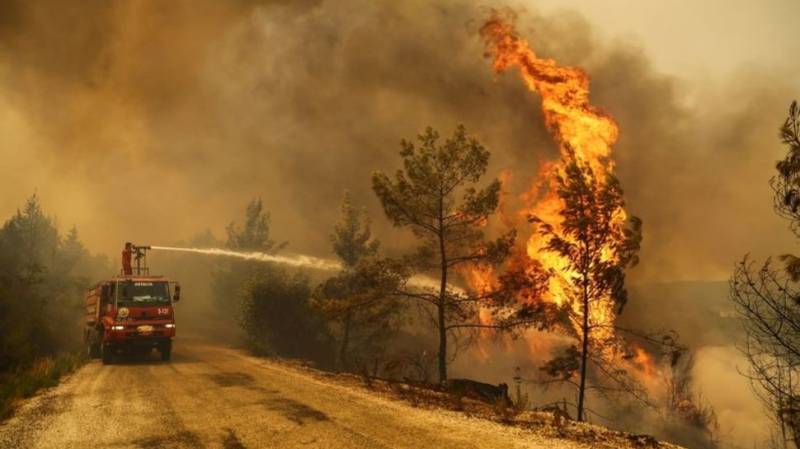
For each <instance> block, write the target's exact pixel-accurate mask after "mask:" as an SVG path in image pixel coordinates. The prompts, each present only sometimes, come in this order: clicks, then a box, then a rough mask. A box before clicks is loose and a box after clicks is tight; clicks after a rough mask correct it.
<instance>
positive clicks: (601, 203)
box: [531, 159, 641, 421]
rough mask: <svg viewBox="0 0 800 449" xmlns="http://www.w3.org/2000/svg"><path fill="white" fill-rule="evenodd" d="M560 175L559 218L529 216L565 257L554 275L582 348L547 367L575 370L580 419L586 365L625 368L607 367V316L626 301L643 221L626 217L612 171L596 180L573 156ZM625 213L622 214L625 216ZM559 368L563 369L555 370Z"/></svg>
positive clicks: (605, 370)
mask: <svg viewBox="0 0 800 449" xmlns="http://www.w3.org/2000/svg"><path fill="white" fill-rule="evenodd" d="M563 164H564V166H565V167H564V171H563V173H558V174H557V175H556V183H555V185H556V192H557V195H558V197H559V198H560V199H561V201H562V202H563V207H562V208H561V209H560V211H559V216H560V221H559V222H557V223H552V222H549V221H548V219H547V218H543V217H538V216H535V215H534V216H531V221H532V222H534V223H536V224H537V226H538V231H539V235H540V236H541V237H542V238H543V239H544V240H545V242H546V243H545V245H544V247H543V248H542V249H541V251H543V252H546V253H551V254H554V255H556V256H557V257H559V258H561V260H562V261H564V262H565V268H566V269H565V270H563V271H561V272H560V273H556V278H555V279H554V280H553V281H554V282H557V283H558V284H559V287H558V288H559V291H560V294H561V295H562V297H563V298H564V299H565V300H566V301H567V302H568V303H569V304H570V305H571V308H570V317H569V319H570V322H571V324H572V326H571V327H568V328H567V329H569V330H570V331H575V332H574V335H575V337H576V338H577V339H578V340H579V343H580V349H576V348H575V347H571V348H570V349H569V350H568V351H567V352H566V353H565V354H564V355H563V356H561V357H559V358H558V359H555V360H554V361H553V362H551V363H550V364H549V365H548V366H546V367H545V368H546V369H547V370H550V371H553V372H556V371H557V372H559V374H560V375H562V376H564V375H567V374H569V376H568V377H571V372H572V371H575V370H577V371H578V372H579V376H578V377H579V381H578V404H577V409H578V420H579V421H582V420H583V419H584V400H585V392H586V378H587V369H588V366H589V363H590V361H592V362H594V364H596V365H597V366H598V368H599V370H600V371H601V372H603V373H604V374H607V375H608V376H609V377H612V378H613V379H614V380H616V381H619V380H620V379H619V378H618V376H620V374H621V373H612V370H611V369H609V368H608V367H606V366H605V358H606V357H605V355H606V353H607V352H608V346H606V345H607V344H608V340H609V339H610V338H611V336H612V335H611V334H610V333H609V329H608V326H609V315H613V314H614V313H615V312H616V313H619V312H621V311H622V307H623V306H624V305H625V302H626V301H627V292H626V290H625V268H627V267H629V266H632V265H635V264H636V262H637V260H638V259H637V256H636V254H637V252H638V250H639V242H640V241H641V221H640V220H639V219H638V218H636V217H632V218H631V219H629V220H626V219H625V217H624V212H623V211H624V205H625V203H624V200H623V198H622V189H621V187H620V185H619V182H618V181H617V179H616V178H614V177H613V176H606V177H605V179H598V178H597V177H596V176H595V175H594V172H593V171H592V169H591V168H590V167H588V166H587V165H584V164H581V163H580V162H578V161H577V160H575V159H572V160H565V161H563ZM621 214H622V215H621ZM556 367H558V368H559V369H556Z"/></svg>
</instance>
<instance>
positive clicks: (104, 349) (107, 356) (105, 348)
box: [101, 345, 114, 365]
mask: <svg viewBox="0 0 800 449" xmlns="http://www.w3.org/2000/svg"><path fill="white" fill-rule="evenodd" d="M101 357H102V359H103V365H110V364H112V363H114V351H113V350H112V349H111V347H110V346H109V345H102V346H101Z"/></svg>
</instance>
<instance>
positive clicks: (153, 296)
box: [117, 281, 169, 306]
mask: <svg viewBox="0 0 800 449" xmlns="http://www.w3.org/2000/svg"><path fill="white" fill-rule="evenodd" d="M117 303H118V304H119V305H121V306H145V305H156V304H168V303H169V287H168V285H167V283H166V282H139V281H125V282H120V283H119V295H118V296H117Z"/></svg>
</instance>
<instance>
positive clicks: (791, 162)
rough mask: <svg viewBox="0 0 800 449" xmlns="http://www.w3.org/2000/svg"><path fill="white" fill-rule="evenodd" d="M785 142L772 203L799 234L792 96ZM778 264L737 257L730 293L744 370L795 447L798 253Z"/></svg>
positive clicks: (798, 426)
mask: <svg viewBox="0 0 800 449" xmlns="http://www.w3.org/2000/svg"><path fill="white" fill-rule="evenodd" d="M781 140H782V141H783V143H784V144H785V145H787V146H788V147H789V151H788V154H787V155H786V157H785V158H784V159H783V160H781V161H779V162H778V163H777V165H776V168H777V171H778V175H777V176H776V177H774V178H772V179H771V181H770V184H771V186H772V188H773V191H774V207H775V211H776V212H777V213H778V215H780V216H782V217H785V218H787V219H788V220H789V222H790V228H791V230H792V232H794V234H795V235H796V236H798V237H800V109H798V107H797V103H796V102H793V103H792V105H791V107H790V108H789V117H788V118H787V119H786V121H785V123H784V125H783V126H782V127H781ZM781 260H782V262H784V266H783V267H776V266H774V265H773V264H772V263H771V260H770V259H767V261H766V262H765V263H764V264H763V265H761V266H760V267H759V266H756V265H755V264H754V262H752V261H751V260H750V259H749V258H748V257H745V258H744V259H743V260H742V261H741V262H739V263H738V264H737V265H736V267H735V269H734V273H733V276H732V278H731V282H730V295H731V299H732V300H733V302H734V304H735V305H736V309H737V311H738V313H739V315H740V317H741V319H742V324H743V327H744V331H745V341H744V343H743V344H742V346H741V351H742V353H743V354H744V356H745V357H746V358H747V360H748V362H749V365H750V367H749V370H748V373H747V374H748V376H749V378H750V379H751V381H752V382H753V384H754V386H755V387H756V388H755V392H756V394H757V395H758V396H759V398H760V399H761V401H762V403H763V404H764V405H765V407H766V408H767V410H768V411H769V413H770V416H771V417H772V419H773V420H774V421H775V422H776V424H777V425H778V427H779V429H780V432H781V438H782V440H783V442H782V444H783V446H785V445H786V442H788V441H791V442H792V443H793V444H794V446H795V447H800V384H798V382H800V372H798V366H799V365H800V288H798V281H800V258H798V257H797V256H795V255H789V254H787V255H783V256H781Z"/></svg>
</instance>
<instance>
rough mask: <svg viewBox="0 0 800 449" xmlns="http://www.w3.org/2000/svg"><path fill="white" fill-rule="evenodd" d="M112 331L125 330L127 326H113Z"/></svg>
mask: <svg viewBox="0 0 800 449" xmlns="http://www.w3.org/2000/svg"><path fill="white" fill-rule="evenodd" d="M111 330H112V331H121V330H125V326H111Z"/></svg>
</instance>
